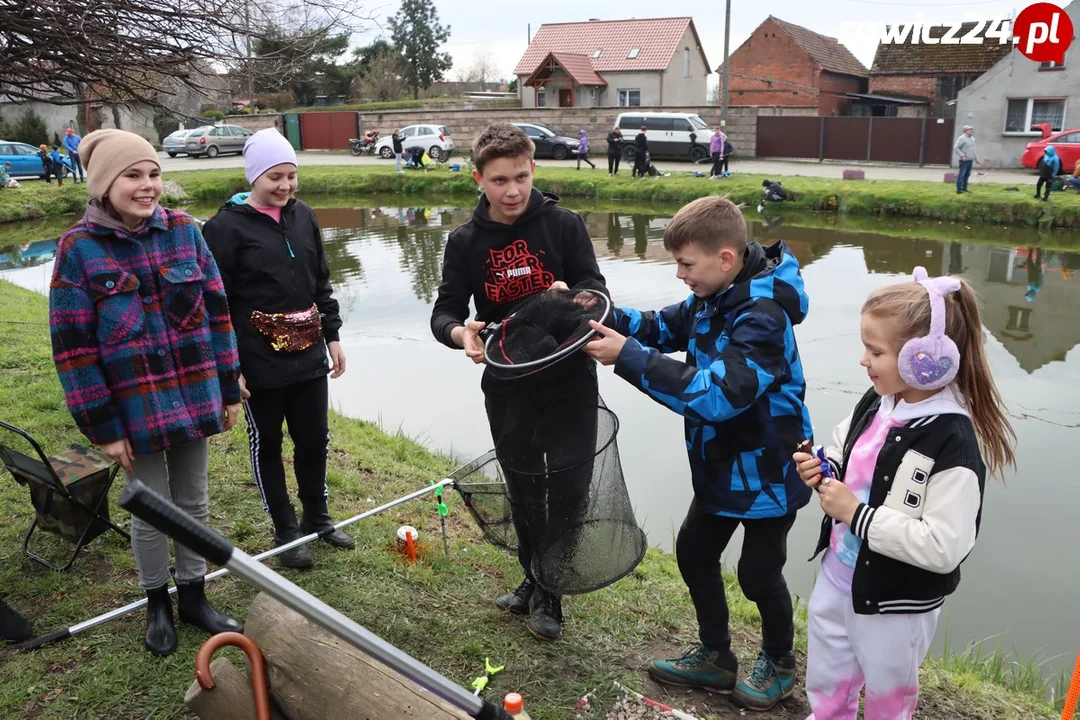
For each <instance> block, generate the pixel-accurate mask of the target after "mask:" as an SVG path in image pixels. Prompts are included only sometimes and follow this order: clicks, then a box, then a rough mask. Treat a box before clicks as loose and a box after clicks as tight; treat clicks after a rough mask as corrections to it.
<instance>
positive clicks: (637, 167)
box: [631, 150, 649, 177]
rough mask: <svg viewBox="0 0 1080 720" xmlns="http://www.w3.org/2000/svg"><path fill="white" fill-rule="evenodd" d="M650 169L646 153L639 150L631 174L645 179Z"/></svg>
mask: <svg viewBox="0 0 1080 720" xmlns="http://www.w3.org/2000/svg"><path fill="white" fill-rule="evenodd" d="M648 169H649V161H648V159H646V157H645V153H643V152H641V151H640V150H638V153H637V155H635V156H634V170H633V172H632V173H631V176H632V177H645V172H646V171H647V170H648Z"/></svg>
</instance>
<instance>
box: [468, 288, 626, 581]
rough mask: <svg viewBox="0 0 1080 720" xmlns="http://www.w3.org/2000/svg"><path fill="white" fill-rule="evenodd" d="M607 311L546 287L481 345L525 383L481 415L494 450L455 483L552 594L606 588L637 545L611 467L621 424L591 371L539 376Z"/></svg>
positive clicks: (489, 529) (603, 303)
mask: <svg viewBox="0 0 1080 720" xmlns="http://www.w3.org/2000/svg"><path fill="white" fill-rule="evenodd" d="M609 312H610V301H609V300H608V299H607V297H606V296H604V295H601V294H600V293H596V292H593V291H577V292H574V291H571V292H569V293H567V292H558V291H556V292H545V293H541V294H539V295H537V296H534V297H533V298H530V299H529V300H528V301H527V302H526V303H523V304H522V306H521V308H520V309H519V310H518V311H517V312H515V313H514V314H513V315H511V316H510V317H508V318H507V319H506V320H504V321H503V322H502V323H501V324H500V325H498V326H496V328H495V330H494V332H492V333H490V334H489V335H488V338H487V341H486V345H485V357H486V359H487V361H488V365H489V366H493V361H494V363H498V367H499V369H500V370H502V371H504V372H508V373H510V375H509V377H523V376H524V375H530V376H531V379H530V380H529V381H522V382H523V383H526V384H525V385H523V386H521V391H520V392H512V393H508V394H507V395H506V396H505V397H501V398H500V399H499V405H500V410H499V412H498V413H497V415H490V416H489V419H491V420H492V434H493V436H494V437H495V450H494V451H493V452H492V453H488V455H485V456H484V457H483V458H480V459H478V460H477V461H474V463H472V464H471V465H470V466H468V467H466V468H462V470H461V471H460V475H461V477H460V479H458V478H455V480H457V481H458V484H457V485H456V487H458V489H459V490H460V491H462V493H463V495H464V496H465V504H466V507H468V508H469V512H470V513H471V514H472V516H473V518H474V519H475V520H476V521H477V523H478V524H479V525H480V527H481V529H482V530H483V531H484V535H485V536H486V537H487V539H488V540H489V541H491V542H492V543H494V544H495V545H498V546H500V547H504V548H507V549H513V548H516V549H517V550H518V551H519V554H520V557H522V559H523V562H526V563H527V564H528V565H529V568H530V570H531V573H532V575H533V577H534V578H535V579H536V581H537V582H538V583H539V584H540V585H541V586H543V587H544V588H546V589H547V590H549V591H551V592H552V593H555V594H557V595H576V594H581V593H587V592H592V591H594V590H598V589H600V588H602V587H606V586H607V585H610V584H612V583H614V582H615V581H617V580H619V579H620V578H622V577H624V576H625V575H627V574H629V573H630V572H631V571H632V570H633V569H634V568H635V567H636V566H637V565H638V563H640V562H641V559H642V558H643V557H644V555H645V549H646V545H647V543H646V539H645V533H644V532H643V531H642V530H641V528H640V527H638V524H637V519H636V518H635V516H634V508H633V506H632V505H631V503H630V496H629V494H628V493H627V490H626V483H625V481H624V478H623V471H622V464H621V463H620V461H619V449H618V443H617V440H616V436H617V435H618V430H619V421H618V418H617V417H616V416H615V414H614V413H613V412H612V411H611V410H610V409H608V408H607V407H606V406H605V405H604V403H603V401H602V400H601V399H600V396H599V393H598V391H597V386H596V378H595V375H594V373H593V368H592V367H589V366H588V365H583V369H582V371H581V372H580V373H576V374H567V373H558V374H556V375H550V376H545V374H543V373H539V374H537V373H538V372H539V371H540V370H543V369H545V368H548V367H550V366H551V365H552V364H554V363H555V362H558V361H559V360H561V359H564V358H566V357H569V356H570V355H571V354H573V353H574V352H576V350H578V349H580V348H581V347H582V346H583V345H584V344H585V343H586V342H588V340H589V339H590V338H591V337H592V336H593V334H594V333H595V331H593V330H592V328H590V327H589V325H588V320H590V319H591V320H596V321H597V322H601V323H602V322H603V321H604V320H606V318H607V316H608V314H609ZM568 348H569V350H568ZM515 372H516V373H518V374H514V373H515ZM545 378H547V379H548V381H545ZM489 410H490V408H489ZM495 478H500V479H501V485H500V482H499V480H497V479H495Z"/></svg>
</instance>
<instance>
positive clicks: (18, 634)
mask: <svg viewBox="0 0 1080 720" xmlns="http://www.w3.org/2000/svg"><path fill="white" fill-rule="evenodd" d="M33 632H34V630H33V628H31V627H30V622H29V621H28V620H27V619H26V618H24V617H23V616H22V615H20V614H19V613H18V612H17V611H16V610H15V609H14V608H13V607H11V606H10V605H8V604H7V603H6V602H4V601H3V600H0V640H3V641H5V642H21V641H23V640H25V639H26V638H28V637H30V635H31V634H33Z"/></svg>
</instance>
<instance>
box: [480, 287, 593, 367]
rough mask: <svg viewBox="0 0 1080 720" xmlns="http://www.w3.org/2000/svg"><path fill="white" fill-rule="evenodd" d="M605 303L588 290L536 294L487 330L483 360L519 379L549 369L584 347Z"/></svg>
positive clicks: (552, 291) (551, 291)
mask: <svg viewBox="0 0 1080 720" xmlns="http://www.w3.org/2000/svg"><path fill="white" fill-rule="evenodd" d="M609 307H610V303H609V301H608V299H607V298H606V297H604V296H603V295H601V294H600V293H598V292H596V291H593V290H569V291H566V290H561V291H560V290H549V291H547V292H542V293H537V294H536V295H533V296H532V297H530V298H529V299H527V300H525V301H524V302H523V303H522V304H521V306H520V307H519V308H518V309H517V310H515V311H514V313H513V314H512V315H510V316H509V317H507V318H506V319H505V320H503V321H502V323H500V324H499V325H497V326H496V327H495V328H494V329H493V330H492V331H491V332H490V333H488V334H487V336H486V338H485V343H484V359H485V360H486V361H487V364H488V366H489V367H491V368H493V371H494V372H496V373H497V374H498V375H500V376H502V377H520V376H522V375H528V374H530V373H533V372H536V371H537V370H541V369H543V368H545V367H548V366H549V365H551V364H552V363H553V362H556V361H558V360H560V359H562V358H563V357H566V356H567V355H569V354H571V353H572V352H574V351H575V350H576V349H577V348H579V347H581V346H582V345H584V343H585V342H586V341H587V339H588V338H589V337H590V336H591V335H593V333H594V331H593V329H592V328H591V327H589V321H590V320H595V321H597V322H603V321H604V320H605V319H606V318H607V315H608V310H609Z"/></svg>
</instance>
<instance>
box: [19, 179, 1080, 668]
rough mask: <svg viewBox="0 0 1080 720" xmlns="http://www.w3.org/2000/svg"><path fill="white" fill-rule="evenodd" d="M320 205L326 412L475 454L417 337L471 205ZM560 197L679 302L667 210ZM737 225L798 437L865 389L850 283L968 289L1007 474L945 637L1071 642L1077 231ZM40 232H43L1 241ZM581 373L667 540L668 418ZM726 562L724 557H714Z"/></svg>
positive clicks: (647, 511)
mask: <svg viewBox="0 0 1080 720" xmlns="http://www.w3.org/2000/svg"><path fill="white" fill-rule="evenodd" d="M321 201H322V202H326V203H331V202H336V203H339V204H348V203H352V204H353V205H366V207H349V206H345V207H316V214H317V216H318V219H319V223H320V227H321V228H322V230H323V237H324V245H325V248H326V257H327V262H328V264H329V266H330V270H331V275H332V280H333V284H334V287H335V295H336V296H337V297H338V299H339V301H340V302H341V305H342V315H343V319H344V321H345V324H344V327H343V328H342V342H343V343H345V345H346V350H347V352H348V353H349V359H350V371H349V372H348V373H346V374H345V375H344V376H343V377H341V378H340V379H338V380H335V381H334V382H333V383H332V384H331V390H332V394H333V401H334V406H335V407H336V408H338V409H339V410H341V411H342V412H344V413H345V414H347V415H351V416H354V417H361V418H364V419H367V420H373V421H381V422H383V423H384V425H385V426H386V427H388V428H390V429H397V428H398V427H400V428H402V429H403V430H404V431H405V432H406V433H408V434H409V435H411V436H413V437H416V438H418V439H419V440H420V441H422V442H424V443H426V444H429V445H431V446H433V447H437V448H441V449H443V450H450V451H452V452H455V453H456V454H457V455H458V456H460V457H461V458H463V459H471V458H472V457H476V456H478V455H479V454H481V453H483V452H486V451H487V450H489V449H490V443H491V438H490V434H489V432H488V429H487V425H486V422H485V414H484V409H483V400H482V395H481V394H480V392H479V387H478V385H479V378H480V372H481V369H480V368H479V367H478V366H475V365H473V364H472V363H470V362H467V361H466V359H465V358H464V357H463V355H462V354H460V353H459V354H455V353H452V352H450V351H449V350H447V349H446V348H444V347H441V346H440V345H438V344H437V343H436V342H435V341H434V340H433V338H432V337H431V333H430V330H429V329H428V320H429V316H430V309H431V303H432V301H433V299H434V296H435V293H436V292H437V288H438V283H439V279H440V273H441V265H442V255H443V252H444V250H445V247H446V240H447V237H448V235H449V233H450V232H451V231H452V230H453V229H454V228H456V227H457V226H459V225H461V224H462V223H464V222H466V221H467V220H468V219H469V216H470V214H471V212H472V210H471V208H466V207H456V206H454V204H453V203H451V202H448V203H440V202H432V201H430V200H428V201H417V200H413V199H406V200H403V199H402V198H400V197H398V198H379V199H375V200H372V199H371V198H365V199H363V200H360V201H358V200H356V199H350V198H323V199H321ZM395 203H401V204H403V205H406V204H407V206H399V205H398V204H395ZM316 204H317V202H316ZM567 204H568V205H569V206H570V207H572V208H574V209H576V210H578V212H580V213H581V214H582V217H583V218H584V221H585V223H586V226H587V228H588V231H589V234H590V236H591V237H592V239H593V245H594V248H595V250H596V254H597V256H598V258H599V261H600V267H601V270H602V272H603V273H604V275H605V277H606V278H607V280H608V286H609V287H610V288H611V290H612V293H613V295H614V297H615V299H616V301H617V302H619V303H620V304H624V305H630V306H635V307H640V308H644V309H655V308H659V307H662V306H664V305H667V304H670V303H673V302H678V301H680V300H682V299H684V298H685V297H686V294H687V293H686V288H685V286H683V284H682V283H680V282H679V281H678V280H677V279H676V278H675V268H674V265H673V264H672V261H671V256H670V254H669V253H667V252H666V251H665V250H664V249H663V242H662V240H663V234H664V230H665V228H666V227H667V223H668V218H669V217H670V214H671V213H673V212H674V210H675V209H676V208H671V213H666V212H660V211H656V210H655V209H653V208H648V207H642V206H636V207H625V206H623V205H620V204H618V203H610V204H608V205H607V206H603V207H602V208H600V209H597V208H596V207H589V206H581V205H575V204H573V203H572V202H571V203H567ZM215 211H216V208H206V209H205V210H201V211H199V210H197V211H196V212H195V213H194V214H196V215H197V216H200V217H206V216H207V215H210V214H213V212H215ZM748 219H749V221H750V233H751V235H752V236H753V237H754V238H755V239H757V240H759V241H761V242H763V243H771V242H774V241H775V240H776V239H779V238H782V239H783V240H784V241H785V242H786V243H787V244H788V245H789V246H790V247H791V248H792V251H793V252H794V253H795V254H796V256H797V257H798V258H799V261H800V263H801V265H802V268H803V277H804V279H805V281H806V286H807V291H808V293H809V295H810V297H811V310H810V314H809V316H808V318H807V321H806V322H805V323H803V324H802V325H800V326H799V328H798V329H797V334H798V341H799V349H800V352H801V354H802V356H803V365H804V368H805V369H806V372H807V378H808V381H807V385H808V388H807V401H808V405H809V407H810V410H811V418H812V420H813V422H814V423H815V432H816V433H818V434H822V435H827V434H828V432H829V431H831V429H832V427H833V426H834V425H835V424H836V423H837V422H839V421H840V420H841V419H842V418H843V417H844V416H845V415H846V414H847V413H848V412H850V410H851V407H852V405H853V404H854V402H855V400H856V399H857V398H858V396H859V395H861V394H862V393H863V392H864V390H865V388H866V386H867V383H866V377H865V373H864V372H863V370H862V369H861V368H860V367H859V366H858V357H859V354H860V353H861V345H860V342H859V328H858V322H859V308H860V306H861V304H862V302H863V300H864V299H865V298H866V296H867V294H868V293H869V292H870V291H872V290H873V289H875V288H877V287H881V286H882V285H885V284H888V283H891V282H895V281H896V280H897V279H899V278H904V277H909V276H910V273H911V270H912V268H913V267H914V266H915V265H924V266H926V267H927V268H928V269H929V270H930V272H932V273H939V274H944V273H958V274H961V275H963V276H964V277H965V278H966V279H967V280H968V281H969V282H971V283H972V285H973V286H974V287H975V288H976V290H977V291H978V293H979V295H980V296H981V298H982V303H983V306H984V322H985V327H986V330H987V343H986V350H987V355H988V357H989V360H990V363H991V367H992V368H993V371H994V374H995V378H996V379H997V382H998V385H999V388H1000V389H1001V392H1002V395H1003V396H1004V398H1005V400H1006V403H1007V405H1008V406H1009V410H1010V413H1011V415H1010V417H1011V419H1012V421H1013V423H1014V427H1015V428H1016V431H1017V434H1018V436H1019V443H1018V446H1017V452H1018V456H1019V465H1020V467H1019V470H1018V471H1017V472H1011V471H1010V472H1009V473H1008V474H1007V476H1006V477H1005V478H1004V479H1005V481H1006V482H1005V483H1004V484H1003V483H1001V482H997V481H992V482H988V485H987V500H986V504H985V506H984V522H983V528H984V530H983V533H982V537H981V538H980V542H979V546H978V547H977V548H976V550H975V552H974V553H973V554H972V557H971V558H969V560H968V561H967V563H966V564H965V566H964V568H965V570H964V572H965V587H964V588H963V589H962V591H961V593H959V594H958V595H957V596H956V597H955V598H954V599H953V600H951V601H950V603H949V604H948V605H947V606H946V613H947V625H948V627H949V629H950V632H951V633H952V634H953V638H954V640H955V641H956V642H960V643H963V642H967V641H968V640H970V639H972V638H983V637H987V636H991V635H993V634H995V633H999V632H1002V631H1005V630H1009V631H1010V635H1009V645H1010V646H1015V647H1016V648H1017V649H1018V650H1019V651H1020V652H1021V653H1031V652H1035V651H1037V650H1047V651H1050V652H1075V651H1076V648H1075V647H1072V646H1071V645H1070V643H1074V642H1075V639H1074V638H1068V637H1064V636H1063V634H1062V633H1061V628H1062V627H1068V626H1071V625H1070V623H1072V622H1073V621H1072V614H1073V607H1072V606H1073V605H1074V604H1075V603H1074V599H1075V598H1076V597H1078V596H1080V574H1077V573H1062V572H1061V571H1060V563H1057V561H1056V560H1054V557H1053V554H1052V553H1047V552H1046V548H1049V547H1059V546H1060V545H1061V542H1062V532H1064V531H1065V530H1064V528H1067V527H1071V524H1072V523H1073V522H1074V521H1075V507H1076V505H1077V504H1078V503H1080V486H1077V485H1076V483H1073V482H1072V480H1071V475H1070V474H1069V473H1068V472H1063V471H1062V469H1063V468H1065V467H1071V462H1072V461H1071V456H1070V455H1069V454H1068V449H1069V448H1070V447H1071V445H1073V444H1075V443H1076V438H1077V434H1076V431H1077V429H1078V428H1080V410H1078V406H1080V390H1078V389H1077V386H1076V383H1075V378H1076V377H1077V376H1078V372H1080V353H1078V352H1076V351H1075V350H1073V348H1075V347H1076V346H1077V345H1078V344H1080V323H1078V322H1076V320H1075V317H1076V315H1077V314H1078V311H1080V278H1078V277H1077V272H1076V271H1077V269H1078V268H1080V253H1077V252H1066V251H1063V250H1057V249H1054V248H1055V247H1059V248H1069V247H1073V248H1076V247H1080V242H1078V241H1077V239H1075V238H1073V239H1070V238H1069V237H1068V236H1064V235H1061V234H1057V235H1050V234H1047V235H1039V234H1037V233H1035V232H1034V231H1029V232H1019V231H1016V230H1014V229H1010V230H1001V229H996V228H986V229H985V230H984V231H979V232H978V233H973V232H971V231H969V230H967V229H965V228H964V227H963V226H952V227H951V228H950V226H948V225H947V224H942V223H937V222H934V223H932V224H931V223H927V224H926V226H925V231H926V233H927V236H928V237H932V238H934V239H911V238H907V237H896V236H893V235H887V234H884V233H883V232H881V230H880V227H890V226H889V224H887V223H880V224H877V225H875V226H874V227H875V229H877V231H876V232H861V231H860V232H853V231H851V230H847V229H845V228H844V227H843V225H844V224H845V223H846V222H848V220H846V219H844V218H840V219H837V218H836V217H834V216H825V217H822V218H818V217H809V218H805V219H800V220H799V221H802V222H811V223H817V224H818V225H820V226H819V227H807V226H802V225H791V224H790V223H791V222H792V221H795V219H794V218H791V217H790V216H788V217H786V218H785V221H784V222H783V223H780V222H779V220H778V219H777V218H775V217H772V216H769V215H759V214H757V213H755V212H751V214H750V216H749V217H748ZM837 223H838V224H837ZM912 225H913V226H914V225H917V223H913V224H912ZM892 229H895V228H892ZM904 229H905V230H911V227H908V226H905V228H904ZM16 232H18V230H16ZM54 235H55V232H54V231H53V230H52V229H51V228H50V229H49V230H48V233H46V232H42V234H40V235H39V236H37V237H33V236H27V235H25V234H23V235H20V236H19V237H20V238H22V239H24V240H31V239H38V238H48V237H53V236H54ZM986 238H993V239H994V242H986ZM3 244H4V243H3V242H0V245H3ZM50 250H51V252H52V253H55V242H53V243H52V245H51V247H50V242H49V241H45V242H43V243H30V242H24V243H21V244H14V245H12V246H9V247H0V254H2V256H3V257H2V260H3V261H4V262H5V263H6V264H5V265H3V266H0V277H3V278H5V279H9V280H12V281H13V282H17V283H19V284H21V285H24V286H26V287H31V288H34V289H37V290H39V291H41V292H44V291H45V290H46V288H47V284H48V279H49V274H50V263H49V262H48V259H49V258H50V257H51V255H50ZM4 268H6V269H4ZM28 268H29V269H28ZM2 319H3V310H2V309H0V320H2ZM599 378H600V387H601V392H602V394H603V396H604V398H605V401H606V402H607V404H608V406H609V407H611V408H612V410H613V411H614V412H615V413H616V414H617V415H618V416H619V418H620V430H619V433H620V443H619V446H620V454H621V456H622V464H623V467H624V470H625V474H626V481H627V486H628V489H629V491H630V495H631V498H632V500H633V502H634V503H635V507H636V509H637V512H638V513H639V517H640V519H641V521H642V524H643V526H644V527H645V529H646V532H647V533H648V534H649V541H650V543H651V544H653V545H659V546H662V547H667V548H669V549H670V546H671V541H672V538H673V537H674V534H675V532H676V530H677V528H678V524H679V522H680V521H681V520H682V517H683V514H684V513H685V510H686V507H687V505H688V504H689V500H690V495H691V489H690V486H689V483H688V482H687V477H688V472H689V471H688V468H687V461H686V453H685V445H684V441H683V438H682V426H681V421H680V419H679V418H678V416H676V415H674V414H673V413H671V412H669V411H667V410H666V409H665V408H663V407H661V406H659V405H658V404H656V403H653V402H652V401H650V400H649V399H648V398H646V397H645V396H643V395H642V394H641V393H639V392H637V391H636V390H634V389H633V388H632V387H630V386H629V385H628V384H627V383H625V382H624V381H622V380H620V379H618V378H616V377H615V376H614V374H613V373H612V372H610V369H606V368H605V369H603V370H602V371H601V372H600V374H599ZM820 517H821V515H820V510H819V509H818V508H817V507H816V506H813V505H812V506H811V507H809V508H807V509H806V510H805V511H803V512H801V513H800V514H799V517H798V519H797V521H796V524H795V527H794V528H793V530H792V534H791V537H790V540H789V548H790V561H789V563H788V570H787V571H786V572H787V573H788V579H789V584H790V586H791V588H792V591H793V592H795V593H797V594H798V595H800V596H801V597H806V596H808V594H809V592H810V590H811V588H812V586H813V581H814V576H815V574H816V569H817V566H816V565H814V564H812V563H806V562H803V560H804V558H805V557H806V556H807V555H809V553H810V551H811V549H812V547H813V544H814V541H815V539H816V535H817V531H818V527H819V522H820ZM1018 528H1021V530H1019V531H1018V530H1017V529H1018ZM737 546H738V544H737V543H735V544H733V547H737ZM735 560H736V557H735V556H733V555H729V556H728V557H726V558H725V563H727V564H729V565H730V564H732V563H733V562H734V561H735ZM1003 577H1006V578H1008V581H1007V582H1004V583H1003V582H1001V579H1002V578H1003ZM988 597H992V598H994V602H992V603H991V602H986V598H988ZM939 647H940V645H939Z"/></svg>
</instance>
